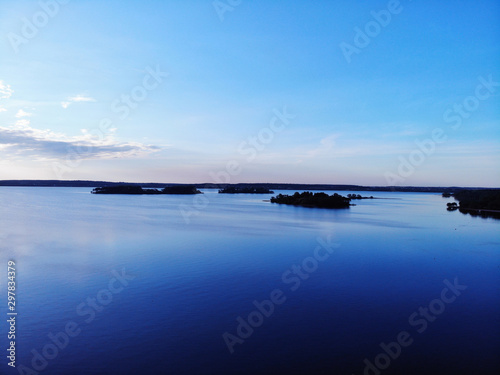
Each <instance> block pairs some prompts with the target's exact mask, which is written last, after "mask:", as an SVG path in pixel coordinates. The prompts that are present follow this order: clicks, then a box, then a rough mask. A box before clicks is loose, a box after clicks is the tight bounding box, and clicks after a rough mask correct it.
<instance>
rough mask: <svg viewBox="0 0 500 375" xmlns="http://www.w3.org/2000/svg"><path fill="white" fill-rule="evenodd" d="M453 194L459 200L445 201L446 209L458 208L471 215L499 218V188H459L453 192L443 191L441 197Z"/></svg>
mask: <svg viewBox="0 0 500 375" xmlns="http://www.w3.org/2000/svg"><path fill="white" fill-rule="evenodd" d="M451 196H453V197H454V198H455V200H457V201H458V202H459V204H457V203H456V202H451V203H447V204H446V206H447V210H448V211H456V210H459V211H460V212H461V213H463V214H470V215H472V216H481V217H485V218H486V217H492V218H495V219H500V190H498V189H496V190H494V189H491V190H489V189H484V190H459V191H456V192H454V193H452V194H451V193H443V197H445V198H448V197H451Z"/></svg>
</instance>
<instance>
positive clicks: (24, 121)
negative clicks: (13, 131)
mask: <svg viewBox="0 0 500 375" xmlns="http://www.w3.org/2000/svg"><path fill="white" fill-rule="evenodd" d="M29 125H30V120H28V119H21V120H17V121H16V126H15V127H16V128H27V127H29ZM0 142H1V140H0Z"/></svg>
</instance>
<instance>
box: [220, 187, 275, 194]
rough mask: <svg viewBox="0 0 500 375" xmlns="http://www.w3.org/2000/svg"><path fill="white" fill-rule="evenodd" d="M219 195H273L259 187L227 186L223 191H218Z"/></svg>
mask: <svg viewBox="0 0 500 375" xmlns="http://www.w3.org/2000/svg"><path fill="white" fill-rule="evenodd" d="M219 194H274V191H272V190H269V188H267V187H260V186H259V187H254V186H244V187H243V186H227V187H225V188H224V189H219Z"/></svg>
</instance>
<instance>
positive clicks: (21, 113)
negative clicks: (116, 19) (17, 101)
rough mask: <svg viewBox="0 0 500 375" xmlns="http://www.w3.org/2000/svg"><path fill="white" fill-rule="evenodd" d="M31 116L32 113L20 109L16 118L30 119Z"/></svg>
mask: <svg viewBox="0 0 500 375" xmlns="http://www.w3.org/2000/svg"><path fill="white" fill-rule="evenodd" d="M30 116H31V113H28V112H26V111H24V110H22V109H20V110H19V111H17V113H16V117H17V118H21V117H30Z"/></svg>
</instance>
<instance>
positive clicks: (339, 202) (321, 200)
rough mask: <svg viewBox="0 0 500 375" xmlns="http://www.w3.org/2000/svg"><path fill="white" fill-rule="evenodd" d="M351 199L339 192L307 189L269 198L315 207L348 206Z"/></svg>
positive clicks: (284, 202)
mask: <svg viewBox="0 0 500 375" xmlns="http://www.w3.org/2000/svg"><path fill="white" fill-rule="evenodd" d="M350 202H351V199H350V198H347V197H344V196H342V195H340V194H337V193H335V194H332V195H328V194H326V193H311V192H309V191H306V192H303V193H299V192H296V193H295V194H293V195H283V194H278V195H277V196H275V197H272V198H271V203H278V204H287V205H293V206H303V207H316V208H349V207H350V206H351V203H350Z"/></svg>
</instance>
